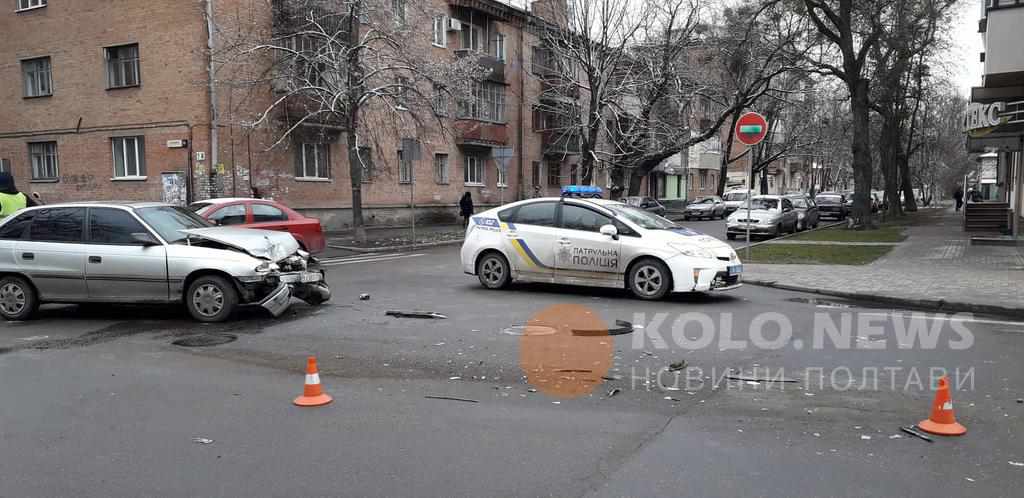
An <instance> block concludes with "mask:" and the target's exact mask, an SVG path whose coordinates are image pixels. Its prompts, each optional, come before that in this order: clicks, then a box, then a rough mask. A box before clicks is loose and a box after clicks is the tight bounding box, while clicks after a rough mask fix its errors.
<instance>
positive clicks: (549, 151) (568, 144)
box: [541, 130, 582, 157]
mask: <svg viewBox="0 0 1024 498" xmlns="http://www.w3.org/2000/svg"><path fill="white" fill-rule="evenodd" d="M541 148H542V149H543V150H544V155H545V156H557V157H561V156H578V155H579V154H580V151H581V149H582V147H581V146H580V136H579V135H577V134H575V133H567V132H563V131H553V130H549V131H543V132H541Z"/></svg>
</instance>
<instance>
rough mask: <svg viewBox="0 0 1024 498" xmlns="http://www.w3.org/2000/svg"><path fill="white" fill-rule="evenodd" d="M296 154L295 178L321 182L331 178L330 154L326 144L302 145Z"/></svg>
mask: <svg viewBox="0 0 1024 498" xmlns="http://www.w3.org/2000/svg"><path fill="white" fill-rule="evenodd" d="M298 152H299V154H298V158H297V163H298V164H296V168H295V177H296V178H300V179H307V180H313V179H317V180H323V179H328V178H330V177H331V154H330V146H329V145H328V144H302V145H301V146H300V147H299V151H298Z"/></svg>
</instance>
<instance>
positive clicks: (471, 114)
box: [459, 81, 505, 123]
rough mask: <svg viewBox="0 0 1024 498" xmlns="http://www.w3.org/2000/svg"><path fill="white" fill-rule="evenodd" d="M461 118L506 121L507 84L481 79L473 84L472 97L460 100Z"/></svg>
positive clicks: (496, 121)
mask: <svg viewBox="0 0 1024 498" xmlns="http://www.w3.org/2000/svg"><path fill="white" fill-rule="evenodd" d="M459 118H460V119H479V120H481V121H493V122H495V123H504V122H505V85H502V84H500V83H494V82H490V81H481V82H477V83H476V84H474V85H473V95H472V98H470V99H464V100H460V101H459Z"/></svg>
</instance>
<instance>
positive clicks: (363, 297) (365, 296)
mask: <svg viewBox="0 0 1024 498" xmlns="http://www.w3.org/2000/svg"><path fill="white" fill-rule="evenodd" d="M359 300H360V301H369V300H370V295H369V294H360V295H359Z"/></svg>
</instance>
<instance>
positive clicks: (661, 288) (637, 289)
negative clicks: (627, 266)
mask: <svg viewBox="0 0 1024 498" xmlns="http://www.w3.org/2000/svg"><path fill="white" fill-rule="evenodd" d="M671 286H672V276H671V274H670V273H669V270H668V267H667V266H665V263H662V262H661V261H658V260H656V259H645V260H642V261H640V262H638V263H637V264H635V265H633V268H632V269H631V270H630V272H629V290H630V291H631V292H632V293H633V295H634V296H636V297H639V298H640V299H650V300H654V299H661V298H663V297H665V294H668V291H669V289H670V288H671Z"/></svg>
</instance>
